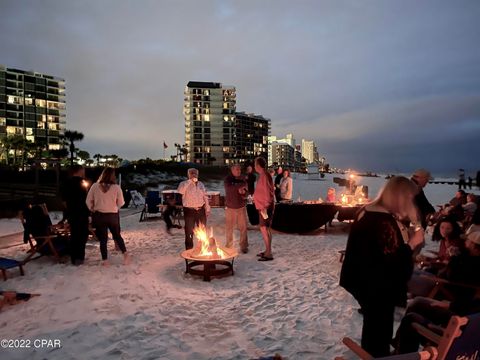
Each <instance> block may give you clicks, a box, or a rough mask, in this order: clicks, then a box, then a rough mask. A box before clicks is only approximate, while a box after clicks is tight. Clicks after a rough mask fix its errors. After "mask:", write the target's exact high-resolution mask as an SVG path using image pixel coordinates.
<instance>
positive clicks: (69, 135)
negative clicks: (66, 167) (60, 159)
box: [65, 130, 83, 165]
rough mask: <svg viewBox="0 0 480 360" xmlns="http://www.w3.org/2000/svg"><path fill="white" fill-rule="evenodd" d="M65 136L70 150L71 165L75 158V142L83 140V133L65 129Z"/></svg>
mask: <svg viewBox="0 0 480 360" xmlns="http://www.w3.org/2000/svg"><path fill="white" fill-rule="evenodd" d="M65 138H66V139H67V140H68V142H69V143H70V144H69V150H70V165H73V161H74V160H75V156H74V154H75V150H76V149H75V142H77V141H82V140H83V133H81V132H78V131H75V130H67V131H65Z"/></svg>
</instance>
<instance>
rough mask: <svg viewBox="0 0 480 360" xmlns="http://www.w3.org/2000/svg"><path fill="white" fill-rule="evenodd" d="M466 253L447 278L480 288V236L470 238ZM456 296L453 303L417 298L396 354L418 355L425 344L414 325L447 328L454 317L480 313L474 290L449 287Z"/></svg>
mask: <svg viewBox="0 0 480 360" xmlns="http://www.w3.org/2000/svg"><path fill="white" fill-rule="evenodd" d="M465 248H466V250H465V251H464V252H462V254H461V255H459V256H455V257H453V258H452V259H451V261H450V263H449V265H448V268H447V271H446V273H445V275H446V278H447V279H448V280H450V281H452V282H456V283H461V284H468V285H473V286H477V287H478V286H480V278H479V277H478V275H477V274H480V232H474V233H471V234H469V235H468V237H467V241H466V244H465ZM448 290H449V292H450V293H451V294H452V295H453V300H452V301H451V302H450V303H446V302H442V301H438V300H434V299H430V298H425V297H416V298H415V299H414V300H413V302H412V303H411V304H410V305H409V306H408V307H407V310H406V312H405V314H406V315H405V316H404V317H403V319H402V321H401V323H400V326H399V328H398V330H397V334H396V336H395V340H394V343H395V344H396V346H395V348H396V352H397V353H399V354H405V353H409V352H415V351H417V350H418V346H419V345H420V343H422V342H423V340H424V339H423V338H422V336H421V335H420V334H418V333H417V332H416V330H415V329H414V328H413V327H412V323H414V322H415V323H420V324H421V325H423V326H425V327H427V328H434V326H432V325H437V326H442V327H445V326H446V325H447V324H448V322H449V321H450V318H451V317H452V316H453V315H459V316H467V315H470V314H474V313H478V312H480V299H478V298H476V297H475V293H476V290H475V289H474V288H469V287H465V286H464V287H462V286H456V285H451V286H449V287H448Z"/></svg>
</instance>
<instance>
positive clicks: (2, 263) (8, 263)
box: [0, 257, 25, 281]
mask: <svg viewBox="0 0 480 360" xmlns="http://www.w3.org/2000/svg"><path fill="white" fill-rule="evenodd" d="M17 266H18V268H19V270H20V275H22V276H23V275H25V273H24V272H23V263H22V262H20V261H18V260H15V259H8V258H4V257H0V270H2V276H3V281H7V270H8V269H12V268H15V267H17Z"/></svg>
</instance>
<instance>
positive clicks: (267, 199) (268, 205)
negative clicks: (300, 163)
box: [253, 157, 275, 261]
mask: <svg viewBox="0 0 480 360" xmlns="http://www.w3.org/2000/svg"><path fill="white" fill-rule="evenodd" d="M255 171H256V172H257V173H258V174H259V178H258V181H257V187H256V188H255V193H254V194H253V201H254V203H255V208H256V209H257V211H258V217H259V219H260V232H261V233H262V237H263V242H264V243H265V251H263V252H261V253H259V254H257V256H259V257H260V258H259V259H258V261H270V260H273V256H272V231H271V229H270V227H271V225H272V218H273V211H274V207H275V197H274V196H275V194H274V187H273V179H272V177H271V175H270V174H269V173H268V172H267V162H266V161H265V159H264V158H262V157H258V158H256V159H255Z"/></svg>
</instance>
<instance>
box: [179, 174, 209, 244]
mask: <svg viewBox="0 0 480 360" xmlns="http://www.w3.org/2000/svg"><path fill="white" fill-rule="evenodd" d="M187 174H188V180H185V181H182V182H181V183H180V185H179V186H178V190H177V191H178V192H179V193H180V194H182V204H183V218H184V221H185V249H186V250H188V249H192V248H193V229H194V228H195V226H198V225H200V224H203V225H205V226H206V225H207V217H208V216H209V215H210V204H209V203H208V197H207V192H206V190H205V186H204V185H203V183H202V182H200V181H198V170H197V169H194V168H191V169H188V171H187Z"/></svg>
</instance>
